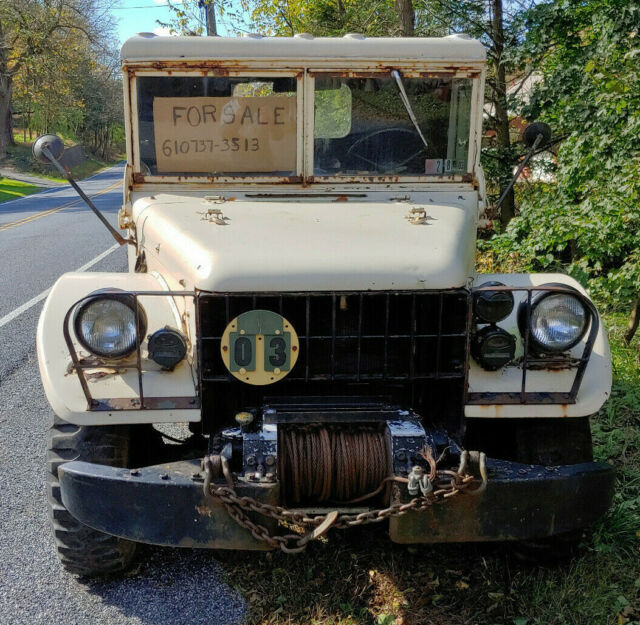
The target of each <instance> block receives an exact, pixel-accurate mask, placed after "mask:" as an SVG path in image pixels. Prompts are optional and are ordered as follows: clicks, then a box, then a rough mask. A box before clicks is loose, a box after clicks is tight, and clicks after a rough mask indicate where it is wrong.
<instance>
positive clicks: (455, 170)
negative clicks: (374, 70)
mask: <svg viewBox="0 0 640 625" xmlns="http://www.w3.org/2000/svg"><path fill="white" fill-rule="evenodd" d="M402 82H403V85H404V88H405V90H406V93H407V97H408V99H409V101H410V104H411V108H412V109H413V111H414V113H415V116H416V118H417V122H418V125H419V128H420V130H421V132H422V135H423V136H424V138H425V140H426V145H425V142H424V141H423V140H422V138H421V137H420V134H419V133H418V132H417V131H416V128H415V126H414V125H413V123H412V121H411V119H410V117H409V114H408V112H407V109H406V107H405V106H404V104H403V102H402V99H401V95H400V91H399V88H398V85H397V83H396V81H395V79H394V78H393V77H392V76H391V75H389V76H388V77H387V76H380V75H379V74H376V75H375V76H374V75H372V77H370V78H348V77H341V76H339V75H322V76H316V78H315V113H314V120H315V132H314V175H315V176H341V175H350V176H354V175H359V174H363V175H412V176H416V175H423V176H424V175H442V176H450V175H454V174H464V173H467V155H468V150H469V132H470V120H471V91H472V81H471V80H469V79H462V78H403V81H402ZM345 90H346V91H348V95H346V94H345Z"/></svg>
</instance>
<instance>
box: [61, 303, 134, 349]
mask: <svg viewBox="0 0 640 625" xmlns="http://www.w3.org/2000/svg"><path fill="white" fill-rule="evenodd" d="M135 306H136V303H135V299H134V297H133V296H131V295H129V294H127V293H118V292H109V293H104V292H103V293H100V294H96V295H95V296H94V297H91V298H90V299H87V300H85V301H84V302H82V303H81V304H80V306H78V309H77V310H76V312H75V316H74V320H73V326H74V328H75V332H76V336H77V337H78V341H80V343H81V344H82V346H83V347H84V348H85V349H87V350H89V351H90V352H91V353H92V354H96V355H97V356H103V357H105V358H122V357H123V356H128V355H129V354H131V353H132V352H133V351H134V350H135V349H136V340H137V337H138V336H139V337H140V340H141V341H142V338H143V337H144V335H145V333H146V331H147V318H146V315H145V313H144V309H143V308H142V306H140V305H138V323H137V324H136V308H135Z"/></svg>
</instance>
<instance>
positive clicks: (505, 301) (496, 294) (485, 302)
mask: <svg viewBox="0 0 640 625" xmlns="http://www.w3.org/2000/svg"><path fill="white" fill-rule="evenodd" d="M488 286H504V284H502V282H495V281H493V280H492V281H491V282H485V283H484V284H481V285H480V286H479V288H483V287H488ZM473 308H474V312H475V313H476V317H477V318H478V319H479V320H480V321H482V322H484V323H497V322H498V321H502V320H503V319H505V318H506V317H508V316H509V315H510V314H511V311H512V310H513V293H512V292H511V291H489V290H487V291H477V292H476V293H475V294H474V296H473Z"/></svg>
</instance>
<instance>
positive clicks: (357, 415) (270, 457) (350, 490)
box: [204, 398, 486, 551]
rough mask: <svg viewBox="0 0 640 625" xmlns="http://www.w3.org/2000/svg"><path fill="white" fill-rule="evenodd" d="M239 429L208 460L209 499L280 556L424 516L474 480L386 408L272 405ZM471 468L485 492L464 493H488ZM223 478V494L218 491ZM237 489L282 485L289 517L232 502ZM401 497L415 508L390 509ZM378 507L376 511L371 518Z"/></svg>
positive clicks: (351, 403) (455, 449)
mask: <svg viewBox="0 0 640 625" xmlns="http://www.w3.org/2000/svg"><path fill="white" fill-rule="evenodd" d="M236 422H237V423H238V425H239V427H234V428H228V429H226V430H223V431H222V432H221V434H220V436H219V437H217V438H216V440H215V441H214V444H213V447H212V449H211V450H210V451H211V455H210V456H208V457H207V458H205V460H204V468H205V471H206V472H207V480H206V482H205V493H207V494H208V495H213V496H214V497H218V498H219V499H220V500H221V501H222V502H223V503H224V504H225V505H226V506H227V509H228V511H229V514H230V515H231V516H232V517H233V518H234V519H235V520H236V521H237V522H239V523H240V524H241V525H243V526H244V527H247V528H248V529H250V530H251V531H252V534H253V535H254V536H255V537H256V538H259V539H260V540H265V541H267V542H271V543H272V545H273V546H279V547H281V548H282V549H283V550H285V551H291V550H297V549H300V548H303V547H304V546H305V545H306V543H307V542H308V541H309V540H311V538H317V537H319V536H320V535H322V534H323V533H324V532H326V531H327V530H328V529H329V528H330V527H332V526H336V527H350V526H352V525H359V524H362V523H370V522H376V521H380V520H383V519H384V518H388V517H390V516H394V515H401V514H404V513H406V512H407V511H409V510H412V509H424V508H425V507H427V506H429V505H431V504H432V503H433V502H435V501H436V500H437V499H439V498H440V499H443V498H445V497H447V496H451V495H454V494H456V493H457V492H460V491H462V490H465V489H467V488H468V486H469V485H470V484H471V482H472V481H473V479H474V478H473V477H472V476H471V475H469V474H467V473H466V468H467V464H468V460H469V454H468V452H466V451H463V450H462V449H461V448H460V447H459V446H458V444H457V443H456V442H455V441H454V440H453V439H452V438H451V437H449V436H448V435H447V434H446V432H445V431H444V430H440V429H435V428H427V429H425V427H424V425H423V423H422V419H421V418H420V415H418V414H416V413H415V412H413V411H411V410H404V409H401V408H398V407H396V406H393V405H392V404H391V403H389V402H388V401H386V400H384V399H371V398H349V399H346V400H343V399H341V398H312V399H309V398H305V399H304V400H298V399H294V400H291V399H287V400H279V399H274V400H270V402H269V403H268V404H266V405H264V406H263V407H262V408H260V409H257V410H250V411H246V412H242V413H239V414H238V415H236ZM475 459H476V460H478V464H479V470H480V476H481V479H482V483H481V485H480V487H479V488H478V487H474V489H471V490H469V491H468V492H476V491H478V490H479V489H482V488H484V484H485V483H486V471H485V467H484V455H482V454H481V455H477V454H476V456H475ZM438 465H443V466H448V467H451V468H448V469H441V468H439V466H438ZM223 477H224V479H225V480H226V486H216V485H215V482H216V480H222V478H223ZM234 480H236V481H237V483H276V482H277V483H279V486H280V502H281V505H283V506H289V507H290V508H291V509H290V510H287V509H285V508H282V507H279V506H271V505H265V504H260V503H258V502H254V501H251V502H249V501H247V500H248V498H247V497H243V498H240V497H237V496H236V495H235V492H234V490H233V489H234ZM394 483H396V485H398V484H399V485H401V488H403V489H404V491H403V492H404V494H402V493H398V492H397V491H396V493H395V497H392V488H393V484H394ZM396 489H397V486H396ZM407 496H408V497H413V499H411V500H410V501H405V502H400V501H396V503H392V500H394V499H395V500H398V497H400V499H402V498H404V499H406V498H407ZM374 506H377V507H378V508H379V509H371V508H372V507H374ZM385 506H386V507H385ZM327 509H328V510H330V512H329V513H326V510H327ZM338 509H339V510H342V511H343V513H342V515H339V513H338V511H337V510H338ZM248 511H251V512H253V513H255V512H257V513H261V514H265V515H266V516H269V517H271V518H276V519H278V520H281V521H287V522H289V523H294V524H296V525H299V526H302V527H307V528H309V529H311V530H313V531H312V532H311V533H310V534H307V535H305V536H302V537H300V536H299V535H298V534H289V535H287V536H286V537H282V536H271V535H269V534H268V533H267V532H266V530H265V529H264V527H262V526H260V525H257V524H255V523H254V522H253V521H251V519H250V518H249V516H247V514H246V513H247V512H248ZM352 511H353V512H357V514H350V513H351V512H352ZM312 514H315V515H316V516H310V515H312ZM310 537H311V538H310ZM291 539H294V540H293V543H291Z"/></svg>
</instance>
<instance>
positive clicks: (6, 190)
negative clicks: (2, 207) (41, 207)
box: [0, 178, 40, 202]
mask: <svg viewBox="0 0 640 625" xmlns="http://www.w3.org/2000/svg"><path fill="white" fill-rule="evenodd" d="M39 190H40V188H39V187H35V186H34V185H32V184H27V183H26V182H19V181H18V180H9V178H0V202H6V201H7V200H15V199H16V198H19V197H23V196H25V195H31V194H32V193H35V192H36V191H39Z"/></svg>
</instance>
